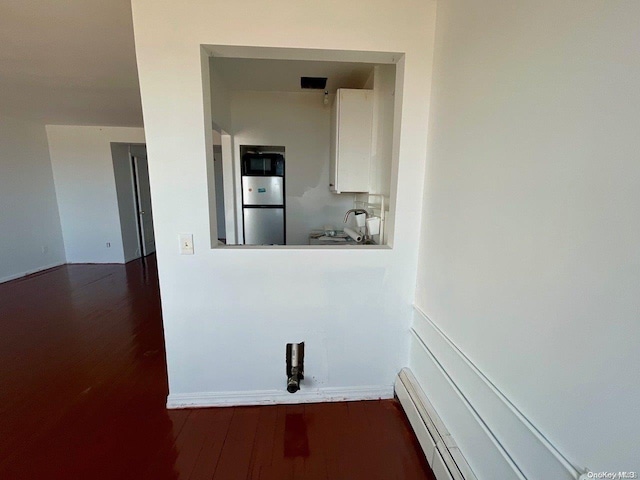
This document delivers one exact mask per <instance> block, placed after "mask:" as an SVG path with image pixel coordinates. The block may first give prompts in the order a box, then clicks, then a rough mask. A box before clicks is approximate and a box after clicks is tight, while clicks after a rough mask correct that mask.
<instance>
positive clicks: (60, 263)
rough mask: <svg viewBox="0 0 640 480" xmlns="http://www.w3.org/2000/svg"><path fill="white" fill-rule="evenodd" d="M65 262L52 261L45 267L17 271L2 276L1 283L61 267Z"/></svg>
mask: <svg viewBox="0 0 640 480" xmlns="http://www.w3.org/2000/svg"><path fill="white" fill-rule="evenodd" d="M64 264H65V262H56V263H51V264H49V265H45V266H43V267H38V268H34V269H33V270H27V271H26V272H21V273H15V274H13V275H9V276H7V277H3V278H0V283H5V282H10V281H11V280H17V279H18V278H22V277H26V276H28V275H33V274H34V273H39V272H44V271H45V270H49V269H50V268H55V267H59V266H60V265H64Z"/></svg>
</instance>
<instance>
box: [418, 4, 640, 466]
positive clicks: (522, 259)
mask: <svg viewBox="0 0 640 480" xmlns="http://www.w3.org/2000/svg"><path fill="white" fill-rule="evenodd" d="M638 18H640V3H638V2H636V1H627V0H622V1H617V2H613V3H611V2H601V1H595V0H585V1H582V2H579V3H576V2H570V1H558V2H524V1H518V2H510V3H509V5H508V6H506V5H505V2H502V1H498V0H489V1H484V2H481V3H478V2H473V1H470V0H461V1H451V0H441V1H439V2H438V20H437V35H436V55H435V64H434V82H433V90H432V111H431V120H430V124H431V125H430V131H429V140H430V147H429V154H428V164H427V173H426V187H425V192H426V194H425V199H424V204H425V209H424V215H423V234H422V240H421V250H420V252H421V253H420V261H419V271H418V285H417V295H416V304H417V306H418V307H419V308H420V309H421V310H422V311H424V312H425V314H426V316H428V318H429V319H431V321H432V322H433V324H434V325H436V326H437V327H438V328H439V329H440V330H441V331H442V332H443V333H444V334H446V336H447V337H448V338H450V339H451V341H452V342H453V343H454V344H455V345H456V346H457V347H458V348H459V349H460V351H461V352H463V353H464V355H465V356H466V357H467V358H468V359H469V360H470V361H471V362H472V363H473V364H474V365H475V366H476V367H477V368H478V371H479V372H482V375H484V376H485V377H486V378H487V379H488V380H490V382H491V383H492V384H493V385H495V387H496V388H497V389H498V390H499V391H500V392H502V394H504V396H505V398H507V399H508V400H509V401H510V402H511V403H512V404H513V405H514V406H515V407H517V409H518V410H519V411H520V412H522V414H523V415H524V416H525V417H526V418H527V419H528V420H529V421H530V422H531V424H532V425H535V427H536V428H537V429H539V431H540V432H541V433H542V434H543V435H544V436H545V437H546V438H547V439H548V440H549V442H551V443H552V444H553V445H555V447H557V449H558V450H559V451H560V452H562V454H563V455H564V456H566V458H567V459H568V460H569V461H570V462H571V463H573V464H575V465H577V466H578V467H585V466H586V467H589V468H590V469H591V470H593V471H594V472H601V471H612V472H618V471H636V472H638V471H640V456H638V445H640V429H639V428H638V425H640V409H638V399H639V398H640V356H639V355H638V342H639V340H640V322H639V321H638V319H639V312H640V295H639V294H638V286H639V285H640V248H639V246H640V215H638V205H640V153H639V152H640V135H638V125H640V88H638V85H640V56H638V45H640V23H639V22H638ZM419 324H420V323H419V322H418V323H417V324H416V325H419ZM422 336H423V337H424V338H426V339H427V340H426V344H427V346H429V347H430V348H434V353H435V356H436V358H438V360H439V361H441V363H442V364H443V365H444V366H445V368H450V370H449V374H450V375H452V378H453V379H454V381H456V382H458V383H459V384H460V385H461V386H462V387H463V389H464V388H466V389H467V392H468V393H469V396H468V398H469V399H470V400H471V402H472V405H474V406H475V407H476V408H477V409H478V411H484V412H485V415H486V416H487V419H488V420H487V422H488V426H489V428H491V429H493V430H494V431H495V432H499V433H498V439H499V440H500V441H501V442H503V444H504V446H505V448H506V450H507V451H509V452H510V453H514V460H516V461H517V463H518V464H519V465H520V466H521V468H522V469H523V471H524V473H525V475H527V476H528V478H563V477H559V476H554V477H543V476H540V475H539V474H538V475H537V474H536V473H535V472H537V471H538V472H539V470H536V469H535V466H534V465H535V462H533V461H532V460H533V458H534V457H533V450H527V449H524V450H523V449H520V448H519V444H518V442H516V441H515V440H514V438H517V437H514V436H513V435H514V434H515V433H517V432H516V429H515V427H514V428H511V427H510V426H509V425H508V424H505V423H503V422H496V421H494V420H492V418H493V419H495V418H496V417H494V416H493V411H492V410H491V409H486V407H487V405H489V404H486V403H482V399H483V398H485V396H484V395H479V394H477V392H476V391H475V387H474V386H473V385H472V384H470V383H469V382H470V381H471V380H469V379H470V378H473V377H469V376H466V377H463V376H461V375H462V374H461V373H460V372H463V371H464V370H462V369H459V368H455V367H447V366H450V365H453V364H452V363H451V361H450V358H451V357H450V356H449V354H448V353H447V351H448V350H446V349H439V348H435V347H434V342H436V341H437V338H436V337H434V336H433V335H422ZM416 348H418V347H417V346H416ZM415 352H418V353H416V356H415V358H413V359H412V362H411V368H412V370H413V371H414V373H416V376H417V377H418V378H420V379H421V380H422V381H423V388H424V390H425V392H427V393H428V394H429V395H430V397H432V398H433V402H434V406H435V407H436V409H437V410H438V411H439V412H440V414H441V416H442V418H443V420H444V421H445V423H446V424H447V426H448V427H449V429H450V430H451V432H452V434H453V435H454V436H455V437H456V440H457V441H458V443H459V444H460V446H461V448H462V450H463V453H464V454H465V456H466V457H467V459H468V460H469V463H470V464H471V466H472V468H474V470H476V471H477V472H478V473H480V472H481V471H483V472H490V471H491V468H492V465H491V464H489V463H488V462H490V459H491V457H490V456H486V455H483V453H482V450H481V449H480V448H477V445H478V442H475V441H473V438H472V437H471V436H466V437H465V433H464V432H469V431H470V430H469V429H468V428H467V426H468V424H465V423H464V422H465V419H464V418H463V417H462V416H460V415H456V414H455V411H454V410H453V408H454V405H453V403H452V402H449V401H447V400H446V397H445V396H444V394H443V395H440V394H439V392H434V390H436V389H438V383H437V382H436V381H435V380H434V378H435V377H433V376H432V375H431V374H429V373H428V372H427V370H426V367H423V366H424V365H426V364H427V362H426V361H425V362H424V363H422V361H421V360H420V359H425V358H426V357H425V356H424V355H421V354H419V350H415ZM438 352H440V353H438ZM432 363H433V362H432ZM421 372H424V374H423V373H421ZM443 388H444V387H443ZM477 402H479V403H477ZM483 409H484V410H483ZM465 446H471V447H470V449H468V450H466V451H465ZM527 452H528V453H527ZM479 478H483V477H482V476H480V475H479ZM484 478H497V477H495V476H485V477H484ZM500 478H503V477H500ZM505 478H506V477H505Z"/></svg>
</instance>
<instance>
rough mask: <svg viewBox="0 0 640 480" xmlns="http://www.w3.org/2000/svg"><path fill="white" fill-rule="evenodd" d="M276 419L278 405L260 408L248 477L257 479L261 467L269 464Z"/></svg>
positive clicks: (252, 479)
mask: <svg viewBox="0 0 640 480" xmlns="http://www.w3.org/2000/svg"><path fill="white" fill-rule="evenodd" d="M277 419H278V407H276V406H265V407H262V408H261V409H260V418H259V420H258V429H257V430H256V438H255V441H254V446H253V451H252V453H251V464H250V467H249V479H251V480H257V479H259V478H260V474H261V473H260V472H261V469H262V468H263V467H265V470H266V467H270V466H271V459H272V455H273V448H274V446H273V442H274V437H275V433H276V422H277Z"/></svg>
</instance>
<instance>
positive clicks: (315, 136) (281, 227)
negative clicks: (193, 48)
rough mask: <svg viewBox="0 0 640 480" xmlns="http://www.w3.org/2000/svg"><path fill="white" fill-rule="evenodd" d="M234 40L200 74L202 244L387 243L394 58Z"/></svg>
mask: <svg viewBox="0 0 640 480" xmlns="http://www.w3.org/2000/svg"><path fill="white" fill-rule="evenodd" d="M238 48H240V49H241V50H242V47H235V48H234V49H230V47H210V49H209V50H208V52H209V54H210V57H209V62H208V65H206V67H207V69H208V71H204V72H203V78H204V80H205V88H208V89H209V90H210V100H211V106H210V107H211V108H210V111H211V127H212V132H213V134H212V145H211V152H210V158H211V162H210V163H211V165H210V166H209V168H208V172H209V179H208V180H209V181H208V187H209V203H210V205H209V208H210V212H211V215H210V217H211V240H212V241H211V244H212V247H225V246H228V247H238V246H244V247H253V248H255V247H261V248H262V247H302V246H304V247H309V248H314V247H319V248H360V247H362V248H371V247H375V246H382V245H390V244H391V242H392V239H393V217H394V209H393V206H394V204H395V201H394V200H395V199H394V198H391V193H392V191H394V190H395V189H393V188H392V185H394V184H395V182H396V179H395V178H394V175H395V172H396V171H397V169H396V168H394V165H395V164H397V161H398V159H397V152H398V145H397V142H398V138H397V137H398V136H397V135H394V131H395V130H396V129H397V125H398V124H399V116H400V110H399V109H398V108H396V103H397V102H398V101H399V99H398V93H397V91H398V89H397V88H396V84H397V78H398V77H399V73H401V72H399V66H398V64H397V63H398V62H399V61H400V60H401V59H402V58H403V56H402V55H401V54H391V53H389V54H383V53H377V52H349V55H348V56H349V57H350V58H346V59H345V58H343V57H344V56H345V55H344V52H329V51H327V52H323V54H322V55H319V54H318V51H313V54H308V53H306V54H305V51H304V50H300V51H296V53H295V55H292V52H291V49H274V48H265V49H262V48H249V47H247V48H246V49H245V50H242V51H240V50H238ZM284 50H286V52H285V51H284ZM251 54H253V56H252V55H251ZM358 54H360V55H358ZM305 55H306V57H307V58H305ZM286 57H289V58H286ZM291 57H295V58H291ZM320 57H321V58H320ZM400 68H401V66H400ZM310 78H311V79H323V82H322V87H323V88H320V86H321V85H320V82H316V83H313V82H311V83H310V82H309V79H310ZM400 78H401V77H400ZM324 79H326V81H324ZM207 82H208V85H206V83H207ZM206 110H208V109H206ZM206 110H205V111H206Z"/></svg>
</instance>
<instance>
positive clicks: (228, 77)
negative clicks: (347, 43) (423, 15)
mask: <svg viewBox="0 0 640 480" xmlns="http://www.w3.org/2000/svg"><path fill="white" fill-rule="evenodd" d="M373 67H374V64H371V63H352V62H321V61H307V60H265V59H248V58H216V59H215V64H214V68H215V69H216V70H218V71H219V72H220V74H221V75H222V78H223V79H224V80H225V83H226V86H227V88H228V89H230V90H252V91H275V92H305V91H307V92H308V91H311V92H312V91H314V90H303V89H301V88H300V77H302V76H305V77H327V90H329V92H330V93H335V91H336V89H337V88H362V87H363V86H364V84H365V83H366V81H367V79H368V78H369V75H370V74H371V72H372V70H373Z"/></svg>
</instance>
